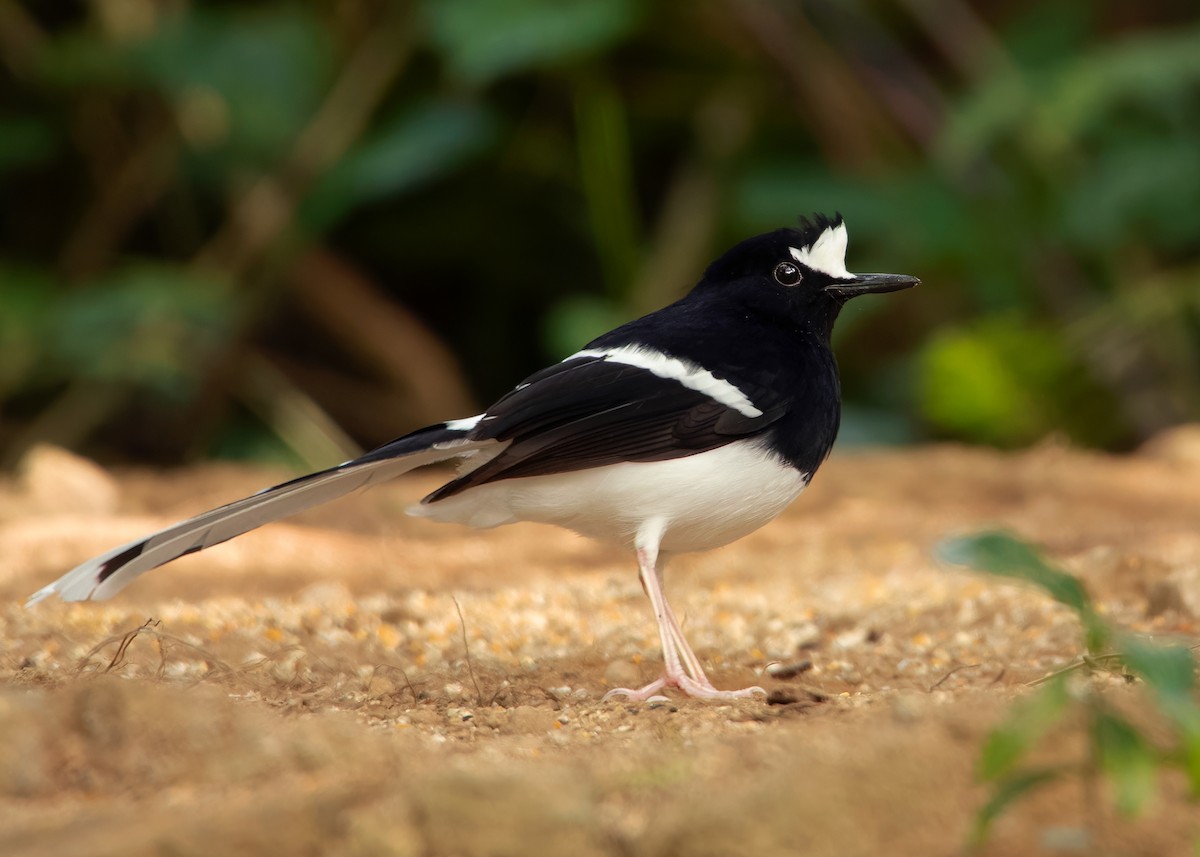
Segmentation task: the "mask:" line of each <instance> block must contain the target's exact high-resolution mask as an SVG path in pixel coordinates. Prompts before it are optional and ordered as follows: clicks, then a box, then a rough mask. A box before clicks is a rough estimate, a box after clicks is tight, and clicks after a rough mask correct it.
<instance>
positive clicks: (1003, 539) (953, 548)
mask: <svg viewBox="0 0 1200 857" xmlns="http://www.w3.org/2000/svg"><path fill="white" fill-rule="evenodd" d="M937 556H938V558H939V559H941V560H943V561H944V562H949V563H953V564H954V565H965V566H968V567H969V568H974V569H977V570H979V571H986V572H988V573H989V574H995V575H998V576H1000V577H1014V578H1017V579H1018V580H1027V581H1029V582H1030V583H1036V584H1037V585H1038V586H1040V587H1041V588H1042V589H1044V590H1046V592H1048V593H1049V594H1050V595H1051V597H1053V598H1054V600H1055V601H1058V602H1060V603H1062V604H1065V605H1067V606H1068V607H1070V608H1071V609H1072V610H1074V611H1075V612H1076V613H1080V614H1082V613H1090V612H1092V602H1091V599H1090V598H1089V597H1088V594H1087V590H1085V589H1084V588H1083V584H1082V583H1080V582H1079V581H1078V580H1077V579H1076V578H1074V577H1072V576H1071V575H1069V574H1067V573H1066V572H1063V571H1059V570H1058V569H1057V568H1055V567H1053V566H1052V565H1050V564H1049V563H1047V562H1046V561H1045V560H1044V559H1042V557H1041V555H1040V554H1039V553H1038V552H1037V551H1035V550H1034V549H1033V548H1032V547H1030V546H1029V545H1028V544H1026V543H1025V542H1023V541H1021V540H1020V539H1018V538H1016V537H1015V536H1013V535H1011V534H1010V533H1006V532H1002V531H1000V530H992V531H987V532H982V533H975V534H974V535H969V536H960V537H957V538H951V539H946V540H944V541H943V542H942V543H941V544H939V545H938V547H937Z"/></svg>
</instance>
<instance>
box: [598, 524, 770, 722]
mask: <svg viewBox="0 0 1200 857" xmlns="http://www.w3.org/2000/svg"><path fill="white" fill-rule="evenodd" d="M642 535H643V534H639V537H640V536H642ZM645 535H649V536H650V538H647V539H646V541H647V542H648V544H646V545H644V546H642V545H639V547H638V549H637V558H638V576H639V577H640V578H641V581H642V588H643V589H645V590H646V595H647V596H648V597H649V599H650V605H651V607H652V608H653V609H654V618H655V620H656V621H657V623H658V637H659V640H660V641H661V642H662V650H663V674H662V676H660V677H659V678H657V679H655V680H654V681H652V682H650V684H648V685H646V686H645V687H641V688H637V689H636V690H634V689H631V688H625V687H618V688H614V689H613V690H610V691H609V692H608V693H606V694H605V695H604V698H605V699H609V698H610V697H613V696H624V697H626V698H628V699H633V700H645V699H650V698H651V697H653V696H657V695H659V691H661V690H663V689H664V688H668V687H677V688H679V689H680V690H682V691H683V692H684V693H685V694H687V695H688V696H691V697H694V698H697V699H744V698H747V697H751V696H753V695H754V694H756V693H761V694H763V695H764V696H765V695H766V691H765V690H763V689H762V688H761V687H747V688H743V689H741V690H717V689H716V688H715V687H713V684H712V682H711V681H709V680H708V676H706V675H705V674H704V670H703V668H701V666H700V660H699V658H697V657H696V654H695V652H693V651H692V647H691V646H689V645H688V642H687V639H686V638H685V637H684V635H683V629H682V628H681V627H680V625H679V620H678V619H676V618H675V612H674V611H673V610H672V609H671V605H670V604H668V603H667V596H666V593H665V592H664V591H663V575H662V563H661V561H660V560H659V557H658V540H659V538H661V535H662V534H661V532H654V531H651V532H650V533H646V534H645ZM639 541H642V539H641V538H639Z"/></svg>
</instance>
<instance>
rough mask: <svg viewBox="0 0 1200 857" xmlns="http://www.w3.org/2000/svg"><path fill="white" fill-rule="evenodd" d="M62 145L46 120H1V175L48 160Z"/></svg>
mask: <svg viewBox="0 0 1200 857" xmlns="http://www.w3.org/2000/svg"><path fill="white" fill-rule="evenodd" d="M60 142H61V141H60V139H59V136H58V133H57V131H56V130H55V129H54V128H53V127H52V126H51V124H50V123H49V122H47V121H46V119H45V118H44V117H39V116H9V117H0V175H2V174H4V173H7V172H11V171H13V170H17V169H20V168H22V167H28V166H31V165H33V164H38V163H42V162H44V161H46V160H48V159H49V158H50V157H51V156H52V155H54V153H55V152H56V151H57V150H58V148H59V144H60Z"/></svg>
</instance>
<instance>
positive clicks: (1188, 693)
mask: <svg viewBox="0 0 1200 857" xmlns="http://www.w3.org/2000/svg"><path fill="white" fill-rule="evenodd" d="M1119 642H1120V650H1121V653H1122V654H1123V656H1124V660H1125V665H1126V666H1127V667H1129V669H1131V670H1132V671H1133V672H1135V673H1137V674H1138V675H1139V676H1141V677H1142V679H1143V680H1145V682H1146V684H1148V685H1149V686H1150V687H1151V688H1152V689H1153V690H1154V692H1155V693H1156V694H1157V695H1158V696H1159V698H1160V699H1162V700H1164V701H1168V700H1169V701H1172V702H1189V703H1190V702H1192V701H1193V699H1192V690H1193V688H1195V686H1196V658H1195V655H1193V654H1192V650H1191V649H1188V648H1186V647H1184V646H1156V645H1154V644H1153V643H1151V642H1150V641H1149V640H1147V639H1146V638H1145V637H1139V636H1135V635H1133V634H1129V635H1126V636H1123V637H1122V638H1121V640H1120V641H1119Z"/></svg>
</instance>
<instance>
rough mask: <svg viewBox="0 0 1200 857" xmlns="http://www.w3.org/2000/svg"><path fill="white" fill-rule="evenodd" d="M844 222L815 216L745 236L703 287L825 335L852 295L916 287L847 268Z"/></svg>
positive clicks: (911, 280)
mask: <svg viewBox="0 0 1200 857" xmlns="http://www.w3.org/2000/svg"><path fill="white" fill-rule="evenodd" d="M847 240H848V233H847V232H846V224H845V222H844V221H843V220H842V216H841V215H840V214H839V215H837V216H836V217H834V218H829V217H826V216H825V215H823V214H818V215H815V216H814V217H812V218H811V219H808V218H801V220H800V225H799V227H798V228H795V229H776V230H775V231H774V232H767V233H766V234H763V235H758V236H756V237H754V238H748V239H747V240H745V241H743V242H741V243H740V244H738V245H737V246H735V247H733V248H732V249H731V250H729V251H728V252H726V253H725V254H724V255H723V256H721V258H719V259H717V261H715V262H713V263H712V265H710V266H709V268H708V270H707V271H706V272H705V274H704V279H703V280H702V281H701V286H702V287H703V286H708V287H717V288H719V289H721V290H722V291H723V292H726V293H727V294H730V293H732V294H730V296H731V297H732V296H734V294H736V297H737V299H738V300H739V302H740V303H743V304H745V305H747V306H750V307H755V308H758V309H761V310H763V311H765V312H767V313H770V314H772V315H776V316H780V315H782V316H786V317H788V318H790V319H793V320H802V321H804V322H806V323H808V324H815V325H817V326H818V327H819V328H820V329H823V330H824V331H825V332H826V333H828V331H829V330H830V329H832V327H833V321H834V319H836V318H837V314H838V312H839V311H840V310H841V308H842V306H843V305H844V304H845V303H846V301H848V300H849V299H850V298H852V297H856V296H857V295H865V294H872V293H879V292H895V291H899V290H900V289H908V288H912V287H913V286H915V285H917V284H918V283H920V280H918V279H917V278H916V277H909V276H906V275H904V274H852V273H850V272H849V271H848V270H846V244H847Z"/></svg>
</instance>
